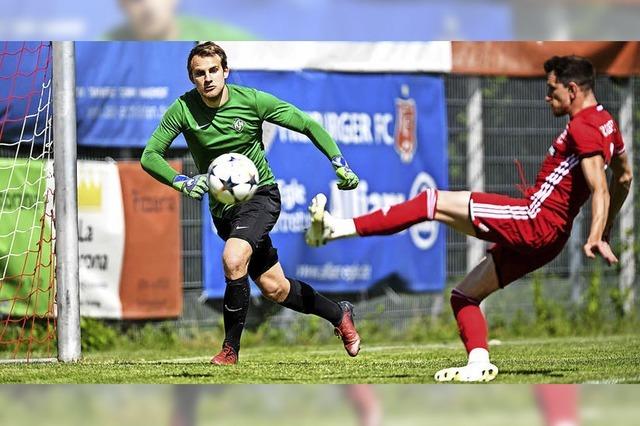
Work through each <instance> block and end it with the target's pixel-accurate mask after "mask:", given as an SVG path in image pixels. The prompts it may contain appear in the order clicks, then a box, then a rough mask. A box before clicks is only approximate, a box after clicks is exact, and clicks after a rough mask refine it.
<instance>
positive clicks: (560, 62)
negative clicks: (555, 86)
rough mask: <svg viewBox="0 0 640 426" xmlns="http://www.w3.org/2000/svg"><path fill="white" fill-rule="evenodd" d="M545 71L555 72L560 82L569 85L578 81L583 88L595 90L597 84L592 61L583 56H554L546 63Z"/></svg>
mask: <svg viewBox="0 0 640 426" xmlns="http://www.w3.org/2000/svg"><path fill="white" fill-rule="evenodd" d="M544 71H545V72H546V73H547V74H549V73H551V72H553V73H554V74H555V75H556V78H557V79H558V81H559V82H560V83H562V84H563V85H565V86H567V85H568V84H569V83H570V82H572V81H573V82H574V83H576V84H577V85H578V86H580V87H581V88H582V89H583V90H593V89H594V88H595V86H596V71H595V69H594V67H593V64H592V63H591V61H589V60H588V59H587V58H583V57H581V56H574V55H570V56H554V57H552V58H549V59H547V60H546V61H545V63H544Z"/></svg>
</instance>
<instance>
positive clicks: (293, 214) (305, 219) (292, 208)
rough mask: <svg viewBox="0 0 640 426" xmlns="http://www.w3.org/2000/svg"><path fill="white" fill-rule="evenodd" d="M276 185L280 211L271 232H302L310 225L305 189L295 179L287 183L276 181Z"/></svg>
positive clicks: (280, 180)
mask: <svg viewBox="0 0 640 426" xmlns="http://www.w3.org/2000/svg"><path fill="white" fill-rule="evenodd" d="M276 183H277V184H278V188H279V189H280V200H281V202H282V211H281V212H280V217H279V218H278V221H277V222H276V224H275V226H274V227H273V229H272V231H271V232H272V233H277V232H282V233H301V232H304V230H305V229H306V228H308V227H309V226H310V225H311V219H310V218H309V214H308V213H307V188H306V187H305V186H304V185H303V184H301V183H300V182H298V180H297V179H295V178H293V179H291V180H290V181H289V182H287V181H286V180H284V179H278V180H277V181H276ZM296 209H297V210H296Z"/></svg>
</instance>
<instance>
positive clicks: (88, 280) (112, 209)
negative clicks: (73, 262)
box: [78, 161, 125, 318]
mask: <svg viewBox="0 0 640 426" xmlns="http://www.w3.org/2000/svg"><path fill="white" fill-rule="evenodd" d="M124 231H125V226H124V210H123V207H122V191H121V187H120V177H119V174H118V167H117V165H116V164H115V163H107V162H102V161H79V162H78V242H79V256H80V257H79V263H80V313H81V315H83V316H90V317H99V318H121V317H122V305H121V303H120V273H121V270H122V262H123V257H124Z"/></svg>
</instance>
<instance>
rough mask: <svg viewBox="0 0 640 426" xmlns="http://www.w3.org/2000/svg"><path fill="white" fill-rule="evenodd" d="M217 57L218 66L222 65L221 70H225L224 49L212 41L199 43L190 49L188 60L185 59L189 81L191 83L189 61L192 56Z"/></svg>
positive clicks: (225, 56)
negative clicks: (218, 59) (218, 60)
mask: <svg viewBox="0 0 640 426" xmlns="http://www.w3.org/2000/svg"><path fill="white" fill-rule="evenodd" d="M215 55H218V57H220V64H221V65H222V69H225V70H226V69H227V54H226V53H225V51H224V49H223V48H222V47H220V46H218V45H217V44H215V43H214V42H212V41H205V42H204V43H199V44H198V45H197V46H196V47H194V48H193V49H191V52H189V58H188V59H187V72H189V80H191V81H192V82H193V77H192V76H191V60H192V59H193V57H194V56H215Z"/></svg>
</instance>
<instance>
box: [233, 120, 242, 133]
mask: <svg viewBox="0 0 640 426" xmlns="http://www.w3.org/2000/svg"><path fill="white" fill-rule="evenodd" d="M233 128H234V129H236V132H238V133H240V132H241V131H242V129H244V121H243V120H242V119H241V118H236V119H235V120H234V122H233Z"/></svg>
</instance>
